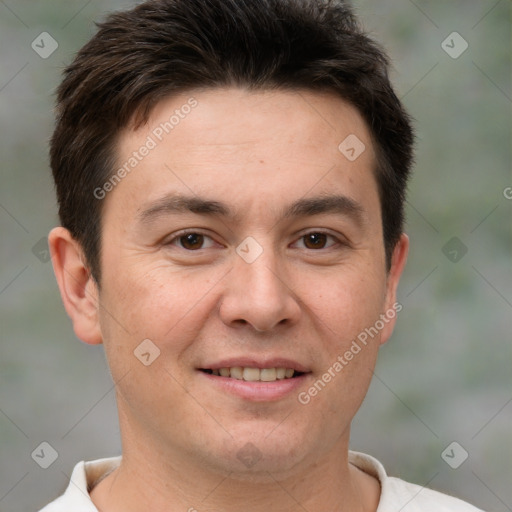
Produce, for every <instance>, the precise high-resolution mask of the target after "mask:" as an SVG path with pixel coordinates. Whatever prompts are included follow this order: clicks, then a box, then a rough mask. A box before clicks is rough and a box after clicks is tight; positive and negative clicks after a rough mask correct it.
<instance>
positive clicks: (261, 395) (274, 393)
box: [199, 371, 308, 402]
mask: <svg viewBox="0 0 512 512" xmlns="http://www.w3.org/2000/svg"><path fill="white" fill-rule="evenodd" d="M199 373H200V374H201V375H202V376H203V377H205V378H206V379H208V381H209V383H211V384H213V385H215V386H218V387H219V388H220V389H221V390H222V391H224V392H226V393H231V394H233V395H236V396H239V397H240V398H244V399H246V400H251V401H253V402H272V401H277V400H280V399H282V398H284V397H286V396H288V395H290V394H291V393H293V392H294V391H295V392H297V389H298V388H300V387H303V386H304V382H305V380H306V378H307V377H308V374H302V375H299V376H298V377H293V378H291V379H281V380H275V381H272V382H262V381H256V382H250V381H246V380H238V379H232V378H230V377H220V376H217V375H211V374H209V373H205V372H202V371H199Z"/></svg>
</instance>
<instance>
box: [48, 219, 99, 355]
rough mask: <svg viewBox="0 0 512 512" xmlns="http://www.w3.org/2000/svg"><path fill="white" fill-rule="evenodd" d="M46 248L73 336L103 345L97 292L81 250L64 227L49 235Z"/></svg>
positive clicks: (55, 229) (53, 230) (86, 341)
mask: <svg viewBox="0 0 512 512" xmlns="http://www.w3.org/2000/svg"><path fill="white" fill-rule="evenodd" d="M48 245H49V246H50V254H51V258H52V263H53V271H54V272H55V277H56V278H57V284H58V285H59V290H60V295H61V297H62V302H63V303H64V307H65V308H66V312H67V314H68V315H69V317H70V318H71V321H72V322H73V328H74V331H75V334H76V335H77V336H78V338H79V339H81V340H82V341H84V342H85V343H89V344H91V345H96V344H99V343H102V342H103V340H102V336H101V331H100V323H99V314H98V313H99V311H98V310H99V293H98V288H97V285H96V282H95V281H94V279H93V277H92V275H91V273H90V271H89V269H88V267H87V265H86V264H85V257H84V255H83V251H82V247H81V246H80V244H79V243H78V242H77V241H76V240H75V239H74V238H73V237H72V236H71V233H70V232H69V231H68V230H67V229H65V228H63V227H57V228H54V229H52V230H51V231H50V234H49V236H48Z"/></svg>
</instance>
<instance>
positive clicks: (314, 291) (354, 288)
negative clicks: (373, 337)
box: [296, 268, 386, 352]
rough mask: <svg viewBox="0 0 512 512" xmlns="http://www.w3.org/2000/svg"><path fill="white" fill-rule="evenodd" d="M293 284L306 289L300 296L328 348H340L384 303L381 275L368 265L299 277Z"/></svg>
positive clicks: (369, 323) (375, 316)
mask: <svg viewBox="0 0 512 512" xmlns="http://www.w3.org/2000/svg"><path fill="white" fill-rule="evenodd" d="M296 287H297V289H301V290H309V292H308V293H305V292H304V293H303V294H302V296H301V299H302V300H303V302H304V304H305V305H306V306H307V309H309V310H310V311H311V313H312V320H313V321H314V322H315V321H316V322H317V324H318V328H321V329H322V330H323V331H325V332H326V338H327V339H329V346H330V347H331V348H332V347H335V348H336V349H343V347H344V346H345V345H346V344H347V342H349V341H350V340H352V339H354V338H355V337H356V336H357V335H358V334H359V333H360V332H362V331H364V329H366V328H368V327H371V326H372V325H374V323H375V321H376V320H377V319H378V318H379V315H380V314H381V313H382V312H383V308H384V306H385V292H386V286H385V275H384V273H382V274H380V273H378V272H375V271H374V270H372V268H366V269H365V270H364V271H361V269H355V268H354V269H350V268H340V269H337V271H336V272H335V273H331V274H329V275H327V274H326V275H325V276H321V278H319V277H318V276H317V278H311V277H307V276H303V279H302V283H300V284H299V282H298V283H297V285H296ZM326 348H327V347H326ZM328 352H331V350H328Z"/></svg>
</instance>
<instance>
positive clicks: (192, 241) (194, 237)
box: [180, 233, 204, 250]
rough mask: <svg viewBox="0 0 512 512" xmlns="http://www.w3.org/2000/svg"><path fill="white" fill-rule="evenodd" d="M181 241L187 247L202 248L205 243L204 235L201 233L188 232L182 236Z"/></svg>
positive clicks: (192, 248)
mask: <svg viewBox="0 0 512 512" xmlns="http://www.w3.org/2000/svg"><path fill="white" fill-rule="evenodd" d="M180 241H181V244H182V246H183V247H184V248H185V249H191V250H194V249H200V248H201V246H202V245H203V241H204V236H203V235H201V234H199V233H188V234H187V235H184V236H182V237H180Z"/></svg>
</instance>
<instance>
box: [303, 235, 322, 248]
mask: <svg viewBox="0 0 512 512" xmlns="http://www.w3.org/2000/svg"><path fill="white" fill-rule="evenodd" d="M326 241H327V235H326V234H325V233H309V234H308V235H306V236H305V245H306V247H308V249H318V248H319V247H320V248H322V247H323V246H324V245H325V243H326Z"/></svg>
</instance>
